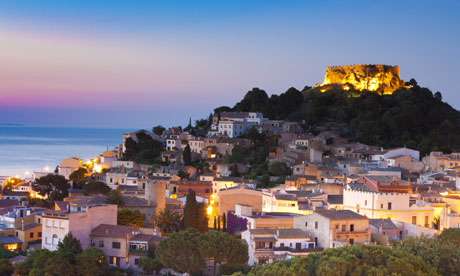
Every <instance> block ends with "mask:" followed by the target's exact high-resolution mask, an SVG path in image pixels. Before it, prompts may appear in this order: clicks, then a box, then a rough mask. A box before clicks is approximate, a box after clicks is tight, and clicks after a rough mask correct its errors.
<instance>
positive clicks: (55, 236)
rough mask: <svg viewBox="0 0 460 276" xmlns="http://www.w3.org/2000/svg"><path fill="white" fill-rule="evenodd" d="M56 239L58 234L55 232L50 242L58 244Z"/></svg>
mask: <svg viewBox="0 0 460 276" xmlns="http://www.w3.org/2000/svg"><path fill="white" fill-rule="evenodd" d="M58 241H59V240H58V236H57V235H56V234H54V235H53V240H52V244H53V245H56V244H58Z"/></svg>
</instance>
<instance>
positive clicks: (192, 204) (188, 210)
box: [184, 189, 198, 229]
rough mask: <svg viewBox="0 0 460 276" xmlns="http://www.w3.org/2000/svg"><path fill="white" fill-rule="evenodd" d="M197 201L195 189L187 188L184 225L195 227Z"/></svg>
mask: <svg viewBox="0 0 460 276" xmlns="http://www.w3.org/2000/svg"><path fill="white" fill-rule="evenodd" d="M197 214H198V203H197V202H196V194H195V191H193V190H191V189H190V190H189V191H188V194H187V199H186V201H185V207H184V227H185V228H189V227H191V228H195V229H196V228H197V219H196V218H197Z"/></svg>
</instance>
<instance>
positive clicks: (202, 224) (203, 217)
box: [196, 202, 208, 233]
mask: <svg viewBox="0 0 460 276" xmlns="http://www.w3.org/2000/svg"><path fill="white" fill-rule="evenodd" d="M196 223H197V224H196V229H197V230H198V231H200V232H201V233H204V232H207V231H208V213H207V210H206V204H204V203H203V202H200V203H198V211H197V217H196Z"/></svg>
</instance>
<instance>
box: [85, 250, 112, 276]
mask: <svg viewBox="0 0 460 276" xmlns="http://www.w3.org/2000/svg"><path fill="white" fill-rule="evenodd" d="M77 269H78V272H79V274H80V275H87V276H106V275H110V274H109V271H110V267H109V264H108V263H107V258H106V257H105V254H104V252H102V251H101V250H99V249H96V248H89V249H86V250H83V252H82V253H81V254H78V255H77Z"/></svg>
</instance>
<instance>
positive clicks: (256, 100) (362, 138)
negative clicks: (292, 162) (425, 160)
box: [215, 79, 460, 156]
mask: <svg viewBox="0 0 460 276" xmlns="http://www.w3.org/2000/svg"><path fill="white" fill-rule="evenodd" d="M406 87H407V88H401V89H398V90H396V91H395V92H394V93H393V94H390V95H382V94H379V93H376V92H371V91H356V90H353V89H349V90H343V89H342V87H340V86H336V87H330V88H329V89H330V90H328V91H326V92H321V91H320V88H319V87H317V88H311V87H308V86H307V87H305V88H304V89H303V90H301V91H299V90H297V89H295V88H289V89H288V90H287V91H286V92H284V93H282V94H280V95H272V96H270V97H268V95H267V93H266V92H265V91H264V90H261V89H259V88H253V89H252V90H250V91H248V92H247V94H246V95H245V97H244V98H243V99H242V100H241V101H240V102H238V103H237V104H235V106H234V107H232V108H230V107H227V106H223V107H219V108H216V109H215V112H220V111H225V110H228V111H229V110H232V111H242V112H249V111H251V112H261V113H262V114H263V115H264V117H268V118H269V119H272V120H290V121H296V122H300V123H301V124H302V126H303V127H304V128H305V130H307V131H310V132H312V133H318V132H319V131H321V130H335V131H337V132H339V133H340V135H341V136H342V137H344V138H348V139H349V140H351V141H359V142H362V143H366V144H369V145H378V146H382V147H386V148H391V147H399V146H407V147H409V148H414V149H417V150H419V151H420V152H421V154H422V156H423V155H425V154H427V153H429V152H430V151H443V152H452V151H460V112H459V111H457V110H456V109H454V108H452V107H451V106H450V105H449V104H447V103H445V102H443V101H442V94H441V93H440V92H436V93H434V94H433V93H432V92H431V91H430V90H429V89H428V88H423V87H420V86H419V85H418V84H417V82H416V81H415V80H413V79H412V80H411V81H409V82H407V83H406Z"/></svg>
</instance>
